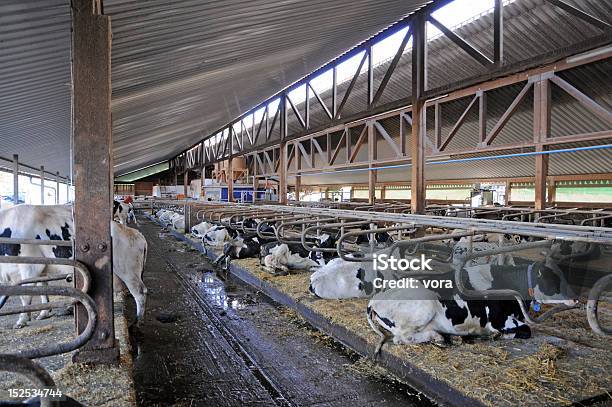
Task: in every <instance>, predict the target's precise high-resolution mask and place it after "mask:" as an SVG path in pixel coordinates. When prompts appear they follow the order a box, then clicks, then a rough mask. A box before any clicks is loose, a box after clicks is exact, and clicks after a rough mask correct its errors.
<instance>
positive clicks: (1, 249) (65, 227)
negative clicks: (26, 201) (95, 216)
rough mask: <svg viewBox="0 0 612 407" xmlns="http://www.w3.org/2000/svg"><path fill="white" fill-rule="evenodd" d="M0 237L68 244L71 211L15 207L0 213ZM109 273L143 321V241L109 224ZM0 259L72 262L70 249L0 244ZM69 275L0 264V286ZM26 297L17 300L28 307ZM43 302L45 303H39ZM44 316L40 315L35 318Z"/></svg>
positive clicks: (20, 323)
mask: <svg viewBox="0 0 612 407" xmlns="http://www.w3.org/2000/svg"><path fill="white" fill-rule="evenodd" d="M0 233H1V234H0V236H2V237H12V238H19V239H41V240H65V241H69V240H72V238H73V236H74V222H73V219H72V208H71V207H70V206H67V205H46V206H34V205H18V206H15V207H12V208H9V209H5V210H2V211H0ZM111 236H112V244H113V272H114V274H115V276H116V277H118V278H119V280H121V281H122V282H123V283H124V284H125V285H126V286H127V288H128V290H129V291H130V294H132V296H133V297H134V300H135V301H136V320H137V323H141V322H142V321H143V319H144V312H145V303H146V295H147V288H146V287H145V285H144V283H143V281H142V274H143V271H144V265H145V261H146V251H147V241H146V239H145V238H144V236H143V235H142V234H141V233H140V232H139V231H138V230H136V229H132V228H129V227H127V226H124V225H121V224H119V223H116V222H111ZM0 256H28V257H50V258H72V256H73V253H72V248H71V247H64V246H48V245H25V244H0ZM53 271H55V272H63V273H68V272H72V271H73V268H72V267H70V266H58V265H45V264H0V282H3V283H9V284H17V283H18V282H19V281H22V280H25V279H30V278H35V277H39V276H42V275H45V274H49V273H51V272H53ZM31 301H32V298H31V297H30V296H21V303H22V304H23V305H24V306H27V305H29V304H30V303H31ZM43 302H47V300H46V299H43ZM41 315H42V317H45V316H48V315H49V313H48V311H47V312H45V311H42V312H41V314H39V318H41ZM29 319H30V315H29V313H22V314H20V316H19V319H18V321H17V323H16V324H15V328H22V327H23V326H25V325H26V323H27V321H28V320H29Z"/></svg>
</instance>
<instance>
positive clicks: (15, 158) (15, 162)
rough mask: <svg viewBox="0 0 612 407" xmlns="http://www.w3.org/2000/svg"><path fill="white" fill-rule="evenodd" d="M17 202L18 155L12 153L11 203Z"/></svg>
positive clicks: (15, 203)
mask: <svg viewBox="0 0 612 407" xmlns="http://www.w3.org/2000/svg"><path fill="white" fill-rule="evenodd" d="M17 204H19V156H18V155H17V154H13V205H17Z"/></svg>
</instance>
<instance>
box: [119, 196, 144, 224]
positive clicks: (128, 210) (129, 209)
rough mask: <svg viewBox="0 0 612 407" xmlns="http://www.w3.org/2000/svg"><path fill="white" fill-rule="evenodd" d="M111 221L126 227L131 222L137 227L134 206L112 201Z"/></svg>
mask: <svg viewBox="0 0 612 407" xmlns="http://www.w3.org/2000/svg"><path fill="white" fill-rule="evenodd" d="M113 219H115V220H116V221H118V222H119V223H121V224H122V225H127V224H129V223H130V222H132V221H133V222H134V223H135V224H136V225H138V221H137V220H136V214H135V213H134V206H133V205H132V204H127V203H125V202H120V201H117V200H114V201H113Z"/></svg>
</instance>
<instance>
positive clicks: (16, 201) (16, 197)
mask: <svg viewBox="0 0 612 407" xmlns="http://www.w3.org/2000/svg"><path fill="white" fill-rule="evenodd" d="M66 184H67V183H66ZM13 204H14V205H17V204H19V155H17V154H13Z"/></svg>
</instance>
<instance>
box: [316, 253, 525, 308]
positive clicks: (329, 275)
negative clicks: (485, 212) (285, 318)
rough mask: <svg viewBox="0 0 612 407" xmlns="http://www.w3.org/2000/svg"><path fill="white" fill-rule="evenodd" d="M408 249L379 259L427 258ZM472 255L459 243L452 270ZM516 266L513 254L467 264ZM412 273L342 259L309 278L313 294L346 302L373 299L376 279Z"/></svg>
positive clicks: (452, 260)
mask: <svg viewBox="0 0 612 407" xmlns="http://www.w3.org/2000/svg"><path fill="white" fill-rule="evenodd" d="M506 244H515V243H510V242H502V245H506ZM471 246H472V250H473V252H475V253H477V252H481V251H485V250H492V249H496V248H498V247H499V244H498V243H494V242H473V243H472V244H471ZM405 252H406V248H401V247H400V248H393V247H392V248H389V249H385V250H382V251H379V252H377V255H378V256H381V255H385V254H386V255H387V256H389V257H391V256H394V257H398V258H403V259H406V260H413V259H414V260H418V261H420V262H421V263H422V262H423V261H424V260H425V258H421V256H416V255H415V256H407V255H406V254H405ZM469 254H470V249H469V243H468V242H463V241H460V242H459V243H456V244H455V245H454V247H453V250H452V258H451V263H450V265H451V266H452V267H453V268H457V267H460V265H461V264H462V263H463V261H464V260H465V257H467V256H468V255H469ZM487 264H488V265H495V266H497V265H499V266H502V265H514V264H515V262H514V258H513V256H512V254H510V253H504V254H500V255H494V256H486V257H476V258H474V259H471V260H470V261H469V262H468V263H467V265H468V266H477V265H487ZM424 271H426V270H424ZM407 273H410V272H405V271H400V272H398V271H391V270H385V271H383V272H381V271H374V270H373V262H372V261H367V262H349V261H346V260H343V259H339V258H337V259H334V260H333V261H332V262H330V263H329V264H327V265H325V266H323V267H321V268H320V269H319V270H317V271H316V272H315V273H313V274H312V275H311V277H310V292H311V293H313V294H314V295H316V296H317V297H321V298H328V299H342V298H344V299H346V298H364V297H371V296H372V295H374V294H375V293H376V292H377V290H376V288H375V287H374V286H373V281H374V279H375V278H383V279H385V280H389V279H398V278H402V277H409V276H410V274H407Z"/></svg>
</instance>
